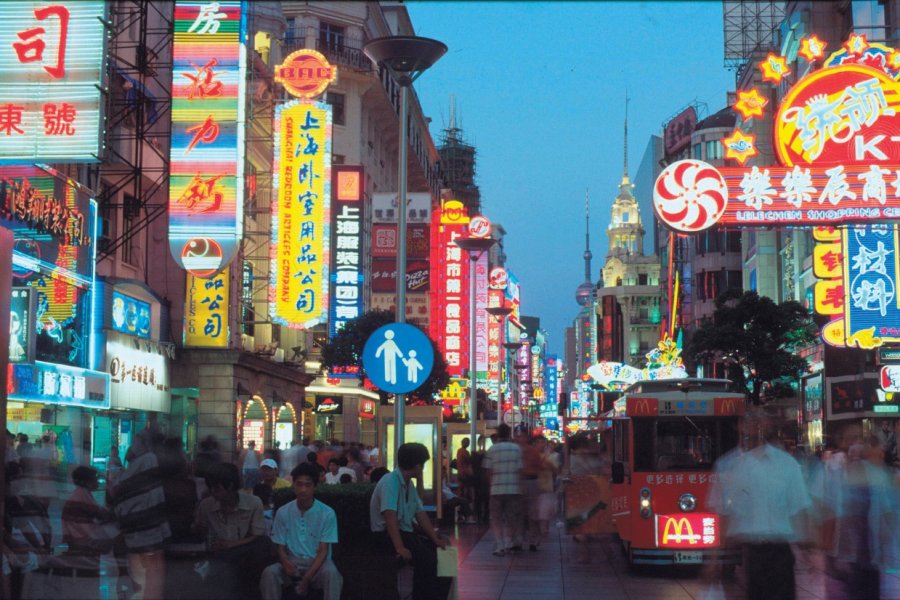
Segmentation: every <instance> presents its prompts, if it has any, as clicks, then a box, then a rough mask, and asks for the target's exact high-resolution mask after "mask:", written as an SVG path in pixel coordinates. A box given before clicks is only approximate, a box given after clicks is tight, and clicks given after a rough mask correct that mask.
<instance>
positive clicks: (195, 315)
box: [184, 270, 230, 348]
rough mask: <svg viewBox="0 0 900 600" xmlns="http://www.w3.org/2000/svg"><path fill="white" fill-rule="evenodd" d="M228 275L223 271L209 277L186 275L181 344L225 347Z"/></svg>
mask: <svg viewBox="0 0 900 600" xmlns="http://www.w3.org/2000/svg"><path fill="white" fill-rule="evenodd" d="M228 288H229V275H228V271H227V270H226V271H222V272H221V273H219V274H217V275H215V276H214V277H212V278H210V279H201V278H199V277H195V276H194V275H191V274H190V273H188V274H187V291H186V293H185V298H184V302H185V307H184V345H185V346H193V347H195V348H196V347H199V348H227V347H228V308H229V302H230V300H229V295H230V294H229V289H228Z"/></svg>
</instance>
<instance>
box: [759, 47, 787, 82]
mask: <svg viewBox="0 0 900 600" xmlns="http://www.w3.org/2000/svg"><path fill="white" fill-rule="evenodd" d="M759 69H760V71H762V76H763V81H771V82H772V83H781V80H782V79H783V78H784V77H785V76H786V75H788V74H790V72H791V70H790V69H789V68H788V66H787V59H786V58H785V57H783V56H778V55H777V54H775V53H774V52H769V55H768V56H766V60H764V61H762V62H761V63H759Z"/></svg>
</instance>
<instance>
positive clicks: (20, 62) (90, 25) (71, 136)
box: [0, 0, 107, 163]
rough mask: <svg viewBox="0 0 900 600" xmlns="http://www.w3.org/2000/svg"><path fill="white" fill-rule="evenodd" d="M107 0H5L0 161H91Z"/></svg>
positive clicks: (96, 145)
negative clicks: (15, 0) (51, 0)
mask: <svg viewBox="0 0 900 600" xmlns="http://www.w3.org/2000/svg"><path fill="white" fill-rule="evenodd" d="M106 22H107V18H106V2H103V1H101V0H77V1H75V0H69V1H56V2H43V1H37V0H32V1H24V2H4V3H3V19H2V20H0V81H2V82H3V85H2V86H0V162H8V163H13V162H20V163H21V162H38V161H40V162H82V161H83V162H97V161H99V160H100V158H99V154H100V137H101V127H102V123H103V106H104V103H105V98H104V96H103V89H104V87H105V82H104V73H105V72H106V68H105V65H104V63H105V60H106V38H107V32H106V25H104V23H106Z"/></svg>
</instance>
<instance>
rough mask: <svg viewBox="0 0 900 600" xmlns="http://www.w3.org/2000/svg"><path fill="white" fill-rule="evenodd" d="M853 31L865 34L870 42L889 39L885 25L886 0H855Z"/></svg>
mask: <svg viewBox="0 0 900 600" xmlns="http://www.w3.org/2000/svg"><path fill="white" fill-rule="evenodd" d="M850 4H851V6H852V9H853V32H854V33H858V34H861V35H862V34H864V35H865V36H866V37H867V38H868V40H869V41H870V42H879V41H880V42H883V41H886V40H887V36H886V31H885V26H884V22H885V19H884V4H885V2H884V0H853V1H852V2H851V3H850Z"/></svg>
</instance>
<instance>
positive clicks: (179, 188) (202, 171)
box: [169, 0, 247, 277]
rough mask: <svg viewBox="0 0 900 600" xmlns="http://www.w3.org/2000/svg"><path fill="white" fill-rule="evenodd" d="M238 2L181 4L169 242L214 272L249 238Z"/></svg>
mask: <svg viewBox="0 0 900 600" xmlns="http://www.w3.org/2000/svg"><path fill="white" fill-rule="evenodd" d="M244 13H245V11H244V10H243V6H242V3H241V2H240V1H225V0H220V1H219V2H176V3H175V42H174V45H173V48H172V60H173V66H172V78H173V81H172V147H171V154H170V173H171V176H170V183H169V248H170V251H171V252H172V256H173V257H174V258H175V262H177V263H178V264H179V265H180V266H181V267H182V268H183V269H185V270H186V271H188V272H190V273H193V274H194V275H196V276H198V277H211V276H212V275H213V274H215V273H217V272H219V271H221V270H222V269H223V268H224V267H225V266H227V265H228V263H229V262H231V259H232V258H233V257H234V255H235V253H236V252H237V250H238V246H239V244H240V241H241V238H242V236H243V214H244V119H245V115H244V97H245V94H246V62H247V58H246V52H247V50H246V45H245V40H244V37H245V35H246V31H245V30H246V14H244Z"/></svg>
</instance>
